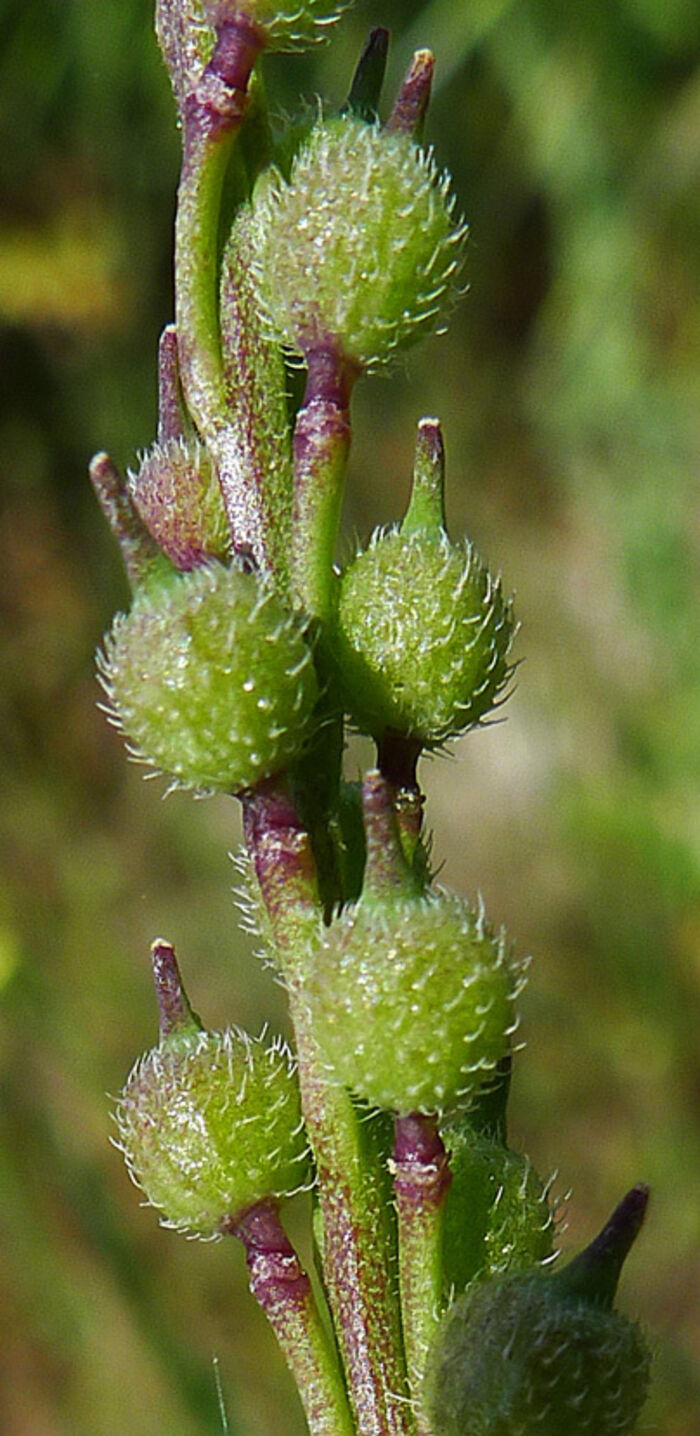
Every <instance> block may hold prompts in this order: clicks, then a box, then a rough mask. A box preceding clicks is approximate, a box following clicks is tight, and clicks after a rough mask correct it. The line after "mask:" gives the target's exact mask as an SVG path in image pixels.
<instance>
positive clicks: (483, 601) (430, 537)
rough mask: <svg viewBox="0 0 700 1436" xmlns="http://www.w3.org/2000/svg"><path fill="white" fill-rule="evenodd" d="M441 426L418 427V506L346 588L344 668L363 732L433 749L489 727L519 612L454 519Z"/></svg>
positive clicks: (339, 655)
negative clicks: (450, 527) (452, 529)
mask: <svg viewBox="0 0 700 1436" xmlns="http://www.w3.org/2000/svg"><path fill="white" fill-rule="evenodd" d="M443 489H444V450H443V445H442V434H441V432H440V425H439V423H438V421H437V420H436V419H423V420H421V423H420V425H419V428H418V439H417V444H416V460H415V468H414V475H413V487H412V492H411V501H410V504H409V506H408V509H407V511H406V514H405V516H404V519H403V521H402V523H401V525H400V527H398V528H394V529H391V530H389V531H388V532H382V531H378V532H377V533H376V534H375V535H374V538H373V539H372V542H371V543H370V546H369V547H368V548H367V549H366V550H365V551H364V552H362V553H359V554H358V555H357V556H356V558H354V559H353V560H352V561H351V563H349V564H348V566H347V568H346V569H345V571H344V573H343V574H342V575H341V577H340V580H339V583H338V590H337V607H336V620H335V629H334V633H333V660H334V664H335V669H336V673H337V677H338V684H339V688H340V696H341V701H342V702H343V703H344V705H345V707H346V708H347V709H348V711H349V713H350V714H351V717H352V718H353V720H354V722H355V723H356V724H357V726H358V728H360V730H361V731H362V732H365V733H371V734H372V735H373V736H374V737H376V738H381V736H382V734H383V733H385V732H386V731H387V730H394V731H396V732H398V733H401V734H405V735H407V736H409V737H411V738H415V739H416V740H417V741H418V742H420V743H421V745H422V746H423V747H426V748H434V747H439V746H440V744H442V743H444V742H446V741H447V740H448V739H450V738H454V737H456V736H457V735H458V734H459V733H463V732H464V731H465V730H466V729H467V728H470V727H472V726H473V725H474V724H475V723H479V722H480V721H481V719H482V718H484V717H485V716H486V714H487V713H488V712H489V711H490V709H492V708H493V707H494V704H495V703H496V702H497V700H498V696H499V694H501V693H502V690H503V688H504V687H505V685H506V684H507V682H508V679H509V677H510V675H511V672H512V668H511V665H510V663H509V654H510V648H511V644H512V641H513V636H514V632H515V624H514V619H513V611H512V605H511V604H510V602H508V601H507V600H506V599H505V598H504V596H503V592H502V589H501V584H500V580H498V579H493V578H492V577H491V575H490V573H489V571H488V569H487V568H486V566H485V564H483V563H482V561H481V559H480V558H479V557H478V556H477V554H476V552H475V551H474V549H473V547H472V545H471V544H470V543H469V542H467V541H466V540H465V541H464V542H463V543H461V544H454V543H452V542H451V540H450V538H449V537H448V535H447V532H446V529H445V517H444V496H443Z"/></svg>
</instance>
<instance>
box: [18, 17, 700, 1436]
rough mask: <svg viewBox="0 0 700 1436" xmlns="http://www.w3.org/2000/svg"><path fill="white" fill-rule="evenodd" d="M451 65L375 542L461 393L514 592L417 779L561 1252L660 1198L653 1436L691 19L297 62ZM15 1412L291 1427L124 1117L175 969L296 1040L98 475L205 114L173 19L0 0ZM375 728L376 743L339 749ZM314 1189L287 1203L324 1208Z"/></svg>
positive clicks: (688, 877)
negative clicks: (103, 690) (179, 734)
mask: <svg viewBox="0 0 700 1436" xmlns="http://www.w3.org/2000/svg"><path fill="white" fill-rule="evenodd" d="M378 23H385V24H388V25H390V26H391V27H392V29H393V32H394V47H393V50H392V56H391V64H390V83H389V86H388V93H390V92H391V88H392V87H395V85H396V83H397V82H398V78H399V76H400V74H401V72H402V70H403V67H404V65H405V63H406V61H407V59H408V56H409V54H410V53H411V50H412V49H413V48H415V47H416V46H422V45H425V44H428V45H430V46H432V48H433V49H434V50H435V52H436V56H437V64H438V70H437V90H436V94H435V99H434V104H433V107H432V111H431V116H430V122H429V139H430V140H431V141H432V142H433V143H434V144H435V147H436V150H437V153H438V156H439V158H440V160H441V161H443V162H444V163H445V164H447V165H449V166H450V168H451V169H452V171H453V173H454V176H455V184H456V188H457V190H458V192H459V195H460V198H461V202H462V204H463V207H464V210H465V212H466V214H467V216H468V218H469V220H470V224H471V233H472V239H471V245H470V251H469V261H468V277H469V282H470V292H469V293H468V295H467V297H466V299H465V301H464V303H463V305H462V306H461V308H460V310H459V311H458V313H457V314H456V315H455V317H454V320H453V322H452V325H451V329H450V333H449V334H448V336H447V337H445V338H442V339H437V340H433V341H431V342H429V343H428V344H426V345H425V346H424V347H423V348H422V349H420V350H419V351H416V353H415V354H412V355H410V356H409V358H408V361H407V362H406V364H405V366H404V367H402V368H400V369H399V370H398V371H396V372H394V373H393V375H391V376H390V377H389V378H384V379H380V380H376V381H374V382H372V383H367V384H366V385H365V386H364V388H361V390H360V392H359V393H358V396H357V404H356V411H355V413H356V421H357V423H356V439H355V445H354V451H353V458H352V464H351V475H350V484H349V492H348V501H347V513H346V519H347V532H348V534H351V533H352V532H353V531H357V532H359V533H360V534H362V535H366V534H367V533H368V532H369V531H370V529H371V528H372V526H373V525H374V524H375V523H378V522H387V521H389V520H391V519H393V518H395V517H397V516H398V515H399V513H400V512H401V509H402V506H403V504H404V502H405V499H406V493H407V483H408V475H409V473H410V464H411V452H412V444H413V431H414V427H415V423H416V421H417V420H418V418H420V417H421V415H423V414H434V413H437V414H439V415H440V416H441V417H442V419H443V421H444V426H445V434H446V441H447V447H448V462H449V499H448V501H449V517H450V522H451V527H452V531H453V533H455V534H457V533H459V532H460V531H462V530H464V529H466V530H467V531H468V533H469V535H470V537H472V538H473V539H474V540H475V541H476V543H477V544H478V546H479V547H480V548H481V550H482V551H483V552H484V554H485V555H486V556H487V557H488V558H489V560H490V562H491V564H492V565H493V566H496V567H500V568H501V569H502V571H503V575H504V579H505V583H506V586H507V587H508V588H509V589H511V590H515V592H516V595H517V609H518V614H519V617H520V619H521V622H522V625H523V629H522V634H521V636H520V638H519V639H518V646H517V656H518V657H519V658H523V659H524V660H525V661H524V662H523V663H522V665H521V667H520V668H519V670H518V686H517V692H516V694H515V696H514V697H513V698H512V699H511V701H510V703H509V705H508V708H507V714H504V717H506V721H505V722H504V723H502V724H499V725H496V726H493V727H491V728H489V729H487V730H485V731H483V732H480V733H477V734H474V735H471V736H470V737H468V738H466V739H465V740H464V741H463V742H462V743H461V744H459V745H457V746H456V748H455V752H454V756H453V758H451V759H449V760H446V761H440V762H438V761H435V762H432V763H429V764H424V771H423V776H424V780H425V785H426V788H427V790H428V794H429V810H428V819H429V822H430V824H431V826H432V827H433V828H434V831H435V854H436V857H437V858H438V860H439V861H441V862H443V863H444V867H443V877H444V879H445V881H447V882H448V883H450V884H451V885H454V886H456V887H459V888H460V889H462V890H463V891H465V892H466V893H468V894H474V893H475V892H476V891H477V889H480V890H481V891H482V893H483V895H484V898H485V901H486V904H487V908H488V910H489V913H490V915H491V916H492V918H493V920H494V921H495V922H501V921H502V922H505V924H506V925H507V927H508V929H509V931H510V933H511V934H512V936H513V937H514V939H515V940H516V942H517V946H518V948H519V950H520V951H522V952H524V951H529V952H531V953H532V954H533V955H534V963H533V967H532V973H531V980H530V986H529V989H528V992H527V994H526V996H525V999H524V1034H525V1037H526V1039H527V1047H526V1049H525V1051H524V1052H523V1053H522V1054H521V1055H520V1057H519V1059H518V1065H517V1069H516V1079H515V1083H514V1093H513V1099H512V1124H511V1125H512V1140H513V1144H514V1145H516V1146H518V1147H520V1148H523V1149H524V1150H527V1151H528V1152H529V1153H530V1155H531V1156H532V1158H533V1159H534V1160H535V1162H536V1164H537V1165H538V1166H539V1168H540V1169H541V1170H542V1171H543V1173H548V1172H550V1171H551V1170H553V1169H554V1168H558V1171H559V1176H558V1179H557V1183H556V1190H557V1191H558V1192H560V1193H563V1192H565V1191H567V1190H568V1189H569V1188H571V1189H572V1190H573V1196H572V1198H571V1200H570V1202H569V1204H568V1230H567V1231H566V1232H565V1233H564V1235H563V1237H562V1243H563V1245H564V1247H565V1249H566V1250H570V1249H572V1248H573V1247H574V1246H576V1244H579V1243H581V1242H583V1241H584V1240H585V1239H587V1238H588V1237H590V1236H591V1235H592V1234H593V1233H594V1231H595V1230H596V1229H597V1227H598V1225H599V1224H600V1223H602V1221H603V1220H604V1218H605V1217H606V1215H607V1214H608V1211H609V1209H610V1208H611V1207H612V1206H613V1205H614V1203H615V1202H616V1200H617V1199H618V1197H619V1196H620V1195H621V1194H622V1193H623V1191H624V1190H626V1188H627V1187H628V1186H629V1185H631V1184H632V1183H633V1182H634V1181H637V1180H639V1179H645V1180H647V1181H648V1182H649V1183H650V1184H651V1186H652V1189H653V1201H652V1206H651V1210H650V1215H649V1219H648V1224H647V1227H646V1229H645V1232H644V1234H643V1237H642V1239H641V1240H640V1242H639V1244H638V1247H637V1249H636V1250H635V1252H634V1255H633V1256H632V1258H631V1259H630V1262H629V1269H628V1271H627V1273H626V1275H625V1278H624V1282H623V1290H622V1304H623V1306H624V1309H625V1310H626V1311H627V1312H629V1313H630V1314H632V1315H635V1316H638V1317H639V1318H640V1319H641V1320H642V1321H643V1322H644V1323H645V1325H646V1326H647V1327H648V1329H649V1331H650V1333H651V1340H652V1344H653V1347H654V1350H655V1358H656V1359H655V1378H656V1379H655V1386H654V1394H653V1398H652V1400H651V1402H650V1405H649V1408H648V1412H647V1413H646V1415H645V1421H644V1423H643V1428H642V1429H643V1430H644V1431H651V1432H657V1433H660V1436H692V1433H697V1431H698V1429H699V1428H700V1377H699V1376H698V1363H699V1360H700V1193H699V1183H700V1113H699V1106H700V1039H699V1035H698V1034H699V1030H700V1024H699V1013H700V1003H699V1001H698V997H699V988H700V953H699V949H700V915H699V905H698V897H699V892H700V863H699V855H700V831H699V828H698V810H699V809H698V801H697V800H698V788H699V786H700V785H699V784H698V776H699V767H700V763H699V751H700V724H699V721H698V712H699V707H700V704H699V700H700V692H699V688H700V683H699V678H700V657H699V645H698V637H697V615H698V609H697V576H698V544H697V541H698V504H697V458H698V447H699V446H698V437H699V436H698V431H697V413H698V412H699V411H700V402H699V401H700V392H699V388H698V383H697V358H698V339H699V329H700V324H699V314H700V310H699V306H698V298H697V280H698V266H697V257H698V240H699V238H700V223H699V220H700V215H699V213H698V205H697V197H698V179H699V178H700V174H699V171H700V164H699V161H700V81H699V79H698V69H697V65H696V62H697V54H698V40H699V38H700V34H699V32H700V12H698V10H697V7H696V5H695V3H694V0H589V3H586V4H583V5H572V4H571V3H570V0H469V3H466V0H432V3H427V4H420V3H414V0H385V3H383V4H382V5H379V4H378V3H377V0H360V3H358V4H357V5H356V6H355V8H354V9H353V10H352V11H351V12H350V13H349V15H348V16H347V18H346V19H345V21H344V22H343V24H342V25H341V26H340V27H339V29H338V31H337V32H336V35H335V37H334V41H333V44H332V45H331V47H330V48H328V49H327V50H323V51H319V52H318V53H316V54H314V55H313V56H311V57H301V58H294V59H285V60H282V59H279V58H277V59H275V60H274V61H272V62H270V63H269V64H268V66H267V69H268V77H269V83H270V88H271V90H272V91H273V93H274V94H275V95H276V96H277V97H278V100H279V103H280V105H282V106H284V107H291V106H292V105H293V104H294V100H295V96H296V95H297V94H298V93H300V92H301V93H303V94H304V95H306V96H307V97H310V96H313V95H314V94H316V93H325V94H326V95H327V96H328V97H329V99H330V100H331V101H332V102H333V103H340V102H342V100H343V98H344V95H345V91H346V88H347V84H348V80H349V76H350V73H351V70H352V67H353V65H354V62H355V59H356V57H357V54H358V51H359V48H360V46H361V43H362V39H363V36H364V34H365V32H366V31H367V29H368V28H369V27H370V26H371V25H372V24H378ZM0 125H1V127H2V143H1V144H0V193H1V195H2V212H1V215H0V367H1V378H0V384H1V390H0V456H1V460H2V490H1V503H2V510H1V519H0V522H1V525H2V565H1V567H0V603H1V604H2V620H3V626H2V635H1V639H0V675H1V689H0V799H1V807H0V843H1V845H2V873H1V876H0V1083H1V1084H2V1097H1V1104H2V1105H1V1109H0V1124H1V1125H0V1427H1V1428H2V1430H3V1431H7V1432H8V1433H10V1436H127V1433H128V1436H154V1433H161V1432H163V1433H165V1432H166V1431H167V1432H168V1436H215V1433H217V1432H220V1431H221V1420H220V1417H219V1413H218V1404H217V1397H216V1382H215V1373H214V1368H213V1365H212V1359H213V1357H215V1356H217V1357H218V1358H219V1362H220V1368H219V1369H220V1373H221V1381H222V1384H223V1388H224V1392H225V1398H226V1405H227V1408H228V1419H229V1426H230V1431H231V1433H232V1436H239V1433H240V1436H300V1433H301V1432H302V1430H303V1423H302V1420H301V1416H300V1414H299V1411H298V1408H297V1406H296V1404H295V1402H296V1398H295V1396H294V1394H293V1391H292V1388H291V1384H290V1382H289V1380H288V1378H287V1376H286V1372H285V1371H284V1369H283V1367H282V1366H281V1363H280V1361H279V1359H278V1358H277V1355H276V1352H275V1349H274V1347H273V1344H272V1341H271V1339H270V1338H269V1336H268V1334H267V1331H266V1329H265V1324H264V1321H263V1319H262V1317H261V1316H259V1314H258V1313H257V1311H256V1310H255V1308H254V1307H253V1305H252V1302H250V1300H249V1298H248V1296H247V1292H246V1282H245V1272H244V1267H243V1262H242V1258H241V1254H240V1252H239V1251H238V1250H236V1249H234V1248H233V1247H231V1249H229V1248H228V1247H227V1246H226V1245H225V1244H220V1245H213V1246H212V1245H209V1246H203V1245H201V1244H197V1243H187V1242H185V1241H183V1240H182V1239H181V1238H178V1237H177V1236H175V1235H173V1234H172V1233H169V1232H163V1231H162V1230H160V1229H159V1227H158V1225H157V1222H156V1219H155V1216H154V1214H153V1213H152V1212H151V1211H150V1210H147V1209H142V1208H141V1207H140V1206H139V1197H138V1194H137V1193H136V1192H135V1190H134V1189H133V1188H132V1187H131V1185H130V1183H129V1181H128V1179H127V1177H126V1175H125V1172H124V1170H123V1168H122V1165H121V1161H120V1158H119V1156H118V1155H117V1154H116V1153H115V1152H114V1150H113V1149H112V1148H111V1147H110V1146H109V1144H108V1138H109V1133H110V1122H109V1115H108V1114H109V1108H110V1102H109V1100H108V1098H107V1096H106V1093H108V1092H111V1093H114V1092H115V1091H116V1090H118V1088H119V1087H120V1085H121V1083H122V1081H123V1079H124V1076H125V1074H126V1072H127V1070H128V1068H129V1066H130V1064H131V1062H132V1060H133V1059H134V1058H135V1056H136V1055H137V1054H138V1053H139V1052H140V1051H142V1050H143V1049H144V1048H145V1047H147V1046H149V1045H151V1043H152V1042H153V1040H154V1037H155V1030H156V1024H155V1012H154V1003H153V999H152V993H151V989H150V980H149V972H148V963H147V954H148V947H149V943H150V941H151V939H152V938H153V937H154V936H155V935H156V934H162V935H164V936H167V937H169V938H171V939H172V940H173V941H174V942H175V944H176V946H177V948H178V951H179V953H180V957H181V961H182V965H183V969H184V972H185V976H186V980H187V983H188V987H189V990H190V992H191V995H192V998H193V1001H194V1003H195V1005H196V1007H197V1009H198V1010H199V1011H200V1012H201V1013H202V1014H203V1016H204V1017H205V1019H206V1020H207V1021H208V1023H209V1024H210V1025H212V1026H216V1025H221V1024H224V1023H225V1022H226V1021H228V1020H235V1021H238V1022H240V1023H243V1024H245V1025H246V1026H249V1027H250V1028H252V1029H256V1030H257V1029H258V1028H259V1026H260V1025H261V1023H262V1021H263V1020H264V1019H265V1018H266V1017H269V1018H271V1020H272V1023H273V1025H274V1026H280V1025H282V1024H283V1023H284V1010H283V999H282V995H281V993H280V991H279V989H277V988H275V987H274V986H272V984H271V983H270V981H269V979H268V976H267V975H266V974H264V973H262V972H261V971H260V970H259V968H258V966H257V965H256V964H255V962H254V961H253V960H252V958H251V955H250V943H249V941H248V940H247V939H245V938H244V937H242V936H241V935H240V934H239V933H238V931H237V923H236V911H235V908H234V905H233V901H232V897H231V886H232V882H233V873H232V868H231V864H230V861H229V858H228V856H227V854H228V851H229V850H231V849H235V847H236V846H237V844H238V841H239V825H238V814H237V811H236V807H235V805H234V804H233V803H232V802H226V801H224V800H215V801H211V802H207V803H195V802H192V801H191V800H190V799H188V798H186V797H183V796H176V797H171V798H169V799H168V801H167V802H165V803H164V802H162V801H161V796H160V794H161V790H162V785H161V787H159V785H158V783H151V784H144V783H143V782H142V779H141V777H140V773H139V770H137V769H135V768H133V767H130V766H129V765H128V764H127V763H126V761H125V758H124V754H123V750H122V748H121V745H120V742H119V740H118V738H117V737H116V735H115V734H114V733H113V732H112V731H111V730H110V729H109V728H108V727H107V726H106V724H105V722H104V720H103V717H102V716H101V715H100V713H98V711H97V709H96V706H95V704H96V700H97V698H98V690H97V687H96V683H95V680H94V677H93V662H92V655H93V651H94V649H95V646H96V645H97V643H98V641H99V639H100V636H101V634H102V632H103V630H104V629H105V628H106V626H107V625H108V623H109V622H110V619H111V615H112V613H113V612H114V610H115V608H117V607H119V606H120V605H124V604H125V603H126V601H127V592H126V587H125V583H124V579H123V577H122V574H121V572H120V567H119V563H118V559H117V555H116V553H115V549H114V545H113V543H112V540H111V538H110V536H109V534H108V533H107V532H106V529H105V527H104V525H103V523H102V521H101V518H100V516H99V513H98V510H97V506H96V504H95V502H94V500H93V497H92V495H91V492H90V490H89V487H88V484H87V480H86V464H87V460H88V459H89V457H90V455H91V454H92V453H93V452H94V451H95V450H96V449H98V448H103V447H104V448H107V449H108V450H109V451H110V452H111V453H112V454H113V455H114V457H115V459H116V460H117V461H118V462H119V464H120V465H126V464H128V463H129V462H133V460H134V456H135V453H136V451H137V450H138V449H139V448H142V447H144V446H146V445H147V444H148V443H149V442H150V440H151V438H152V436H153V432H154V414H155V348H156V342H157V336H158V333H159V330H160V329H161V327H162V325H163V324H164V323H166V322H167V321H168V320H169V319H170V318H171V317H172V297H171V243H172V239H171V225H172V217H173V204H174V191H175V185H176V178H177V167H178V137H177V133H176V129H175V124H174V115H173V106H172V102H171V97H170V92H169V87H168V82H167V78H166V75H165V73H164V70H163V68H162V66H161V63H160V58H159V55H158V52H157V50H156V46H155V42H154V40H153V37H152V17H151V10H150V3H149V0H118V3H116V0H107V3H106V0H73V3H71V0H0ZM361 758H362V753H361V752H358V748H357V745H354V746H353V747H352V749H351V752H350V754H349V763H350V767H351V770H352V768H353V766H354V767H356V766H357V764H358V762H359V761H361ZM304 1219H305V1212H304V1210H303V1209H300V1210H299V1211H297V1212H296V1213H292V1216H291V1220H292V1223H293V1225H294V1229H295V1230H297V1231H301V1230H302V1228H303V1225H304Z"/></svg>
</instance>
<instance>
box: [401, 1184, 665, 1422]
mask: <svg viewBox="0 0 700 1436" xmlns="http://www.w3.org/2000/svg"><path fill="white" fill-rule="evenodd" d="M646 1197H647V1193H646V1189H645V1188H635V1189H634V1190H633V1191H632V1192H630V1193H629V1195H628V1196H627V1197H626V1198H625V1200H624V1202H622V1203H621V1205H620V1207H619V1208H618V1209H617V1211H616V1212H615V1213H614V1215H613V1217H612V1218H611V1221H610V1223H609V1224H608V1227H606V1229H605V1230H604V1232H602V1233H601V1236H600V1237H598V1238H597V1239H596V1241H595V1242H594V1243H592V1245H591V1246H590V1247H589V1248H588V1249H587V1251H586V1252H583V1253H582V1254H581V1256H579V1257H577V1258H576V1259H575V1260H574V1261H573V1262H571V1263H570V1264H569V1266H568V1267H565V1268H564V1270H562V1271H561V1272H557V1273H554V1274H547V1275H543V1274H542V1273H538V1272H535V1273H528V1274H518V1275H510V1276H504V1277H500V1278H496V1279H491V1280H488V1281H485V1282H483V1283H478V1282H477V1283H475V1284H474V1285H472V1286H471V1287H470V1288H469V1290H468V1291H467V1292H465V1293H464V1295H463V1296H461V1297H459V1298H458V1299H457V1301H456V1302H455V1303H454V1304H453V1306H452V1307H451V1308H450V1309H449V1311H448V1312H447V1314H446V1316H445V1317H444V1319H443V1321H442V1322H441V1323H440V1326H439V1327H438V1331H437V1335H436V1337H435V1341H434V1343H433V1347H432V1350H431V1353H430V1356H429V1361H428V1369H427V1374H426V1383H425V1405H426V1408H427V1410H428V1411H429V1413H430V1419H431V1421H432V1424H433V1425H434V1428H435V1429H436V1430H437V1431H439V1432H440V1433H441V1436H496V1433H498V1436H530V1433H531V1432H532V1433H534V1432H537V1436H628V1433H630V1432H632V1430H633V1429H634V1427H635V1424H636V1421H637V1417H638V1415H639V1413H640V1411H641V1408H642V1406H643V1404H644V1400H645V1397H646V1390H647V1384H648V1374H649V1353H648V1350H647V1346H646V1343H645V1341H644V1338H643V1336H642V1334H641V1332H640V1330H639V1328H638V1327H637V1326H636V1325H634V1324H633V1323H632V1322H630V1321H627V1320H626V1319H625V1318H624V1317H622V1316H620V1315H619V1314H618V1313H617V1312H615V1311H613V1310H612V1301H613V1297H614V1294H615V1287H616V1284H617V1278H618V1276H619V1272H620V1268H621V1266H622V1262H623V1260H624V1257H625V1255H626V1254H627V1251H628V1250H629V1247H630V1245H631V1242H632V1241H633V1240H634V1237H635V1236H636V1233H637V1231H638V1230H639V1225H640V1224H641V1217H642V1215H643V1211H644V1207H645V1206H646Z"/></svg>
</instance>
